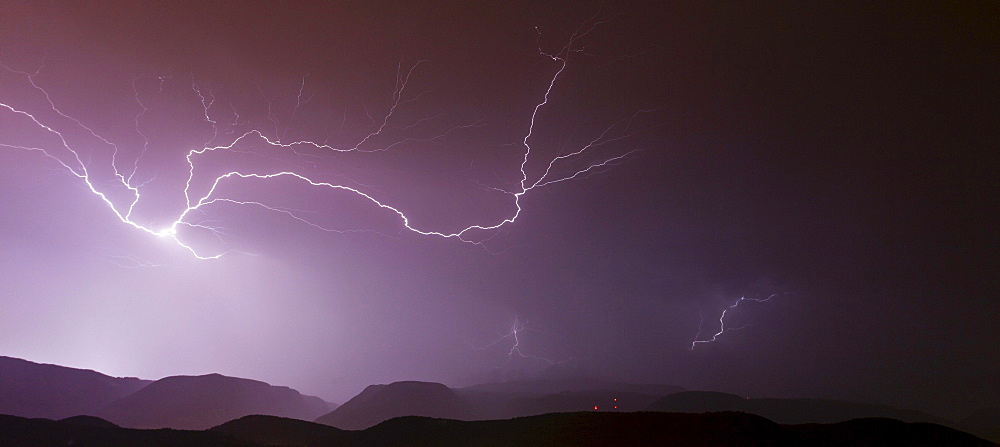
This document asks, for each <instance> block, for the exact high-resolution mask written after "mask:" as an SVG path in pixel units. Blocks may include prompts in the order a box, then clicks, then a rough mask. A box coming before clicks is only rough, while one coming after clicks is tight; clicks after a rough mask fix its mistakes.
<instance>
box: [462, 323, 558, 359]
mask: <svg viewBox="0 0 1000 447" xmlns="http://www.w3.org/2000/svg"><path fill="white" fill-rule="evenodd" d="M527 324H528V322H527V321H525V322H523V323H522V322H521V321H520V319H518V318H516V317H515V318H514V324H512V325H511V326H510V330H509V331H508V332H507V333H506V334H503V335H501V336H500V337H499V338H497V339H496V340H494V341H493V342H491V343H489V344H487V345H485V346H481V347H478V348H476V350H477V351H485V350H487V349H489V348H492V347H494V346H506V345H507V344H510V348H509V349H508V350H507V360H506V361H505V364H506V363H510V362H511V361H513V360H514V359H528V360H538V361H541V362H543V363H546V364H548V365H563V364H566V363H568V362H570V361H572V360H573V359H572V358H568V359H565V360H552V359H550V358H547V357H542V356H539V355H535V354H525V353H524V351H522V350H521V338H520V337H521V334H522V333H524V332H528V331H530V329H528V327H527Z"/></svg>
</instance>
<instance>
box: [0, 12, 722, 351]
mask: <svg viewBox="0 0 1000 447" xmlns="http://www.w3.org/2000/svg"><path fill="white" fill-rule="evenodd" d="M602 23H603V22H601V21H599V20H596V17H595V18H591V19H590V20H588V21H586V22H585V23H584V24H583V25H581V26H580V27H579V28H578V29H577V30H576V31H575V32H574V33H573V34H572V35H571V36H570V38H569V40H568V42H567V43H566V44H565V45H564V46H563V47H562V48H561V49H559V51H557V52H554V53H553V52H546V51H543V50H542V49H541V46H539V49H538V53H539V55H541V56H543V57H545V58H547V59H549V60H551V61H552V62H554V63H555V70H554V73H553V74H552V75H551V77H550V78H548V80H547V88H546V90H545V92H544V94H543V95H542V96H541V98H540V100H539V101H538V102H537V103H536V105H535V106H534V108H533V110H532V112H531V119H530V122H529V124H528V127H527V130H526V132H525V134H524V137H523V139H521V140H520V141H521V142H520V146H521V148H522V151H523V158H522V159H521V162H520V182H519V187H517V189H514V190H506V189H501V188H492V189H494V190H495V191H498V192H502V193H504V194H506V195H508V196H509V197H510V199H511V201H512V204H513V207H512V212H511V213H510V214H509V215H507V216H506V217H502V218H499V219H498V220H495V221H492V222H483V223H477V224H473V225H469V226H467V227H465V228H462V229H460V230H458V231H440V230H435V229H432V228H422V227H419V226H417V225H415V224H413V223H412V222H411V218H410V217H409V216H408V215H407V214H406V212H405V211H404V208H403V207H401V206H399V205H395V204H390V203H387V202H386V201H385V200H384V199H381V198H379V197H377V194H376V193H374V192H371V191H370V189H368V188H364V187H363V185H360V184H359V183H357V182H352V181H345V182H336V183H335V182H331V181H323V180H319V179H317V178H315V177H313V176H310V175H309V174H307V173H305V172H299V171H295V170H278V169H275V170H274V171H272V172H248V171H245V170H240V169H233V170H229V171H228V172H224V173H222V174H221V175H217V176H215V177H214V179H212V180H209V181H208V182H205V181H204V179H203V178H202V177H200V176H199V166H201V164H200V163H199V160H200V159H202V158H204V157H205V156H206V155H207V154H209V153H213V152H225V151H230V152H234V153H238V152H241V150H240V149H239V148H237V146H238V145H240V144H244V143H258V144H261V143H262V144H264V145H266V146H268V147H270V148H273V149H274V150H280V151H286V152H288V153H290V154H292V155H294V156H295V157H297V158H298V159H300V160H302V161H306V158H307V157H315V155H312V154H310V153H307V152H306V151H308V152H320V153H329V154H343V153H351V152H378V151H387V150H392V149H394V148H396V147H398V146H400V145H403V144H408V143H413V142H433V141H437V140H440V139H442V138H444V137H446V136H448V135H449V134H451V133H453V132H459V131H463V130H467V129H473V128H477V127H480V126H481V125H482V121H481V120H480V121H475V122H471V123H467V124H463V125H458V126H454V127H452V128H450V129H448V130H445V131H444V132H442V133H440V134H438V135H437V136H434V137H430V138H426V137H425V138H402V139H398V140H397V141H394V142H391V143H389V144H385V145H382V146H377V147H376V146H375V145H374V143H373V141H375V140H376V138H377V137H381V136H383V135H384V134H385V133H386V132H387V131H388V130H390V129H391V130H406V129H410V128H413V127H415V126H419V125H421V124H422V123H424V122H426V121H431V120H433V119H434V118H435V116H430V117H424V118H421V119H419V120H417V121H415V122H409V123H402V122H397V121H402V120H400V119H398V111H399V110H400V109H401V108H403V107H406V106H407V105H409V104H411V103H414V102H416V101H418V100H419V99H420V98H421V97H422V96H423V95H424V94H425V93H427V92H426V91H421V92H416V93H412V92H410V86H411V78H412V75H413V74H414V72H415V71H416V70H417V69H418V67H419V66H420V65H421V64H423V63H425V61H423V60H419V61H416V62H415V63H413V64H412V65H409V66H405V65H404V64H403V63H400V64H399V65H398V66H397V70H396V72H397V74H396V81H395V86H394V89H393V92H392V102H391V104H390V106H389V108H388V110H387V111H386V112H385V113H384V115H382V116H372V114H371V113H370V112H369V111H368V108H367V107H365V113H366V114H368V116H369V117H370V119H371V122H372V124H373V127H374V130H373V131H371V132H370V133H368V134H367V135H365V136H363V137H362V138H360V139H359V140H357V141H356V143H355V144H353V145H349V146H347V147H334V146H331V145H329V144H327V143H326V142H323V143H319V142H315V141H310V140H296V141H287V140H286V138H287V137H288V126H284V128H283V129H281V128H280V127H281V126H279V120H278V118H277V117H276V115H275V114H274V112H273V111H272V108H271V104H270V102H268V115H267V118H268V119H269V120H270V122H271V123H272V124H273V126H274V129H273V132H269V133H265V132H264V131H262V130H260V129H250V130H245V131H243V132H237V131H234V129H235V128H236V127H238V126H241V125H245V124H247V122H241V121H240V119H241V118H240V114H239V113H238V112H237V109H236V107H235V106H233V105H232V104H230V105H229V107H228V108H227V110H226V111H225V112H224V113H225V114H226V115H232V116H233V117H234V118H232V120H231V124H228V125H227V126H228V128H227V131H226V132H220V128H219V126H220V121H223V120H222V119H221V118H219V117H218V113H217V112H216V109H219V108H220V104H218V98H217V96H216V93H215V92H213V90H212V89H211V88H208V87H206V86H204V85H200V84H199V83H198V82H197V80H196V79H195V78H194V76H193V75H192V76H191V79H190V89H191V91H192V92H193V93H194V95H196V97H197V100H198V103H199V104H200V107H201V112H202V114H203V116H201V118H200V119H201V120H202V121H203V122H204V123H206V124H207V125H208V126H210V127H211V129H212V132H211V135H210V137H209V138H208V139H207V140H206V141H205V143H204V145H203V146H202V147H200V148H195V149H191V150H189V151H187V153H186V155H184V157H185V161H186V163H187V175H186V181H185V182H184V188H183V191H180V193H181V194H183V197H184V201H185V206H184V207H183V209H180V210H179V211H178V212H177V213H176V214H175V215H174V218H173V220H172V221H170V222H169V223H168V224H166V225H159V226H153V225H152V224H146V223H142V222H141V221H140V220H138V219H136V218H135V216H134V210H135V209H136V207H137V205H139V204H140V203H141V202H142V201H143V194H142V191H143V189H144V188H145V187H146V186H147V185H148V184H149V183H150V182H152V181H154V180H155V179H156V175H155V173H154V174H153V175H150V176H139V175H137V172H138V171H139V170H140V166H141V165H142V163H143V160H144V157H146V156H147V155H148V152H149V151H150V150H151V149H150V142H149V139H148V138H147V134H146V133H145V132H144V130H143V125H142V122H143V120H144V117H145V115H146V114H147V112H148V111H149V108H148V107H147V103H146V102H145V101H144V100H143V99H142V98H141V96H140V94H139V89H138V88H137V87H136V81H137V80H138V79H139V78H136V79H134V80H133V83H132V91H133V93H134V101H135V103H136V104H137V105H138V107H139V109H140V110H139V112H138V113H137V114H136V115H135V117H134V129H135V132H136V133H137V134H138V135H139V136H140V137H141V139H142V141H143V144H142V147H141V148H138V149H137V153H138V155H137V156H135V157H134V158H132V159H131V160H130V161H126V160H124V159H125V156H124V152H123V151H120V150H119V146H118V145H117V144H115V143H114V142H112V141H111V139H109V138H106V137H104V136H102V135H100V134H98V132H96V131H95V130H94V129H93V128H92V127H89V126H88V125H87V124H85V123H84V122H83V121H81V120H80V119H77V118H74V117H72V116H70V115H69V114H67V113H64V112H63V110H62V109H61V108H60V106H59V105H58V104H57V101H56V100H55V99H54V98H52V97H51V96H50V95H49V92H48V91H46V89H45V88H44V87H43V86H42V85H41V84H40V83H39V82H37V81H36V77H37V75H38V73H39V71H35V72H24V71H17V70H15V69H12V68H10V67H7V66H0V67H2V69H3V70H5V71H7V72H8V73H12V74H14V75H19V76H22V77H23V78H24V79H25V80H26V85H27V86H30V88H31V89H32V90H33V91H35V92H37V93H38V94H39V95H41V97H42V98H44V100H45V102H46V103H47V107H48V108H49V109H50V110H49V111H47V112H39V113H33V112H31V111H29V110H27V109H26V108H19V107H17V106H15V105H12V104H14V103H8V102H0V113H3V114H8V115H13V116H16V117H19V119H21V120H23V121H24V122H25V123H26V124H27V125H29V126H33V127H35V128H36V129H37V130H39V131H42V132H44V133H46V134H49V135H51V136H53V137H55V140H54V141H57V143H56V144H55V145H54V146H49V147H43V145H39V146H28V145H23V144H16V143H7V142H3V141H0V147H3V148H8V149H18V150H24V151H31V152H38V153H40V154H41V155H43V156H44V157H46V158H48V159H49V160H51V161H53V162H55V163H56V164H57V165H58V166H59V167H61V168H62V169H63V170H64V171H65V172H67V173H69V174H71V175H73V176H75V177H77V178H78V179H80V180H81V181H82V182H83V183H84V184H85V185H86V187H87V188H88V189H89V191H90V192H91V193H93V194H94V195H95V196H97V197H98V198H99V199H100V200H101V201H102V202H103V203H104V204H105V205H106V206H107V208H108V209H110V210H111V212H112V214H113V215H114V216H115V217H116V218H117V219H118V220H119V221H121V222H122V223H124V224H126V225H128V226H131V227H133V228H135V229H137V230H139V231H142V232H145V233H147V234H149V235H151V236H154V237H157V238H161V239H165V240H169V241H171V242H173V243H175V244H177V245H178V246H180V247H182V248H183V249H185V250H186V251H187V252H189V253H190V254H191V255H193V256H194V257H196V258H198V259H216V258H219V257H221V256H223V255H226V254H228V253H232V252H234V251H236V250H234V249H224V250H221V251H209V250H206V249H205V248H204V247H197V246H196V245H197V244H196V242H193V241H192V240H191V239H190V238H188V237H186V236H185V231H184V230H187V229H197V230H202V231H207V232H209V233H210V234H212V235H214V236H215V237H216V238H218V239H219V240H220V241H222V240H223V239H224V236H226V231H227V230H226V229H225V228H224V227H222V226H220V225H218V224H216V223H213V222H211V221H207V220H198V219H199V216H200V215H201V214H202V213H203V212H204V210H206V209H208V208H210V207H213V206H218V205H220V204H229V205H237V206H246V207H257V208H260V209H263V210H266V211H269V212H274V213H278V214H281V215H284V216H286V217H288V218H290V219H292V220H295V221H297V222H299V223H301V224H305V225H308V226H310V227H312V228H315V229H319V230H323V231H338V232H343V231H358V230H337V229H334V228H329V227H327V226H324V225H320V224H318V223H315V222H313V221H311V220H310V219H308V218H307V217H306V216H305V213H303V212H300V211H299V210H294V209H290V208H285V207H280V206H275V205H271V204H267V203H264V202H263V201H259V200H237V199H234V198H230V197H224V196H222V193H221V192H220V191H219V186H220V185H222V184H228V183H233V182H239V181H241V180H246V179H257V180H263V181H270V180H273V179H279V178H284V179H289V180H292V181H296V182H299V183H301V184H302V185H304V186H309V187H313V188H322V189H328V190H334V191H339V192H343V193H346V194H351V195H355V196H357V197H360V198H362V199H364V200H365V201H367V202H368V203H369V204H370V205H372V206H374V207H376V208H378V209H382V210H384V211H387V212H389V213H390V214H391V215H395V217H396V218H397V219H398V222H399V223H400V224H401V225H402V227H403V228H405V230H407V231H410V232H413V233H416V234H420V235H424V236H435V237H440V238H445V239H456V240H459V241H462V242H466V243H472V244H479V245H481V244H482V243H483V242H484V241H486V240H489V238H490V237H492V236H493V235H495V234H493V235H490V234H489V232H491V231H494V230H498V229H500V228H501V227H504V226H505V225H508V224H511V223H513V222H515V221H516V220H517V219H518V217H519V216H520V215H521V212H522V205H521V199H522V197H523V196H525V195H526V194H527V193H528V192H529V191H532V190H534V189H537V188H542V187H545V186H549V185H553V184H556V183H560V182H565V181H570V180H574V179H578V178H581V177H585V176H588V175H591V174H594V173H598V172H603V171H604V170H606V169H609V168H610V167H613V166H615V165H616V164H619V163H621V162H623V161H624V160H626V159H627V158H629V157H630V156H631V155H633V154H634V153H635V150H630V151H624V152H622V153H619V154H618V155H614V156H609V157H603V158H599V159H597V160H596V161H591V162H590V163H588V164H585V165H583V166H582V167H579V166H578V167H577V168H573V169H569V168H568V167H566V166H565V164H567V163H568V162H570V161H577V160H580V159H581V156H583V155H584V154H588V153H592V152H593V151H594V150H595V148H598V147H600V146H604V145H608V144H612V143H618V142H621V141H622V140H625V139H628V138H630V137H632V136H635V135H637V134H639V133H642V132H645V131H648V130H649V128H645V129H638V130H636V129H633V128H632V125H631V122H632V119H634V118H635V117H636V116H638V115H641V114H645V113H650V112H652V110H639V111H637V112H635V114H634V115H633V116H632V117H631V118H628V119H623V120H620V121H618V122H615V123H613V124H611V125H610V126H607V127H606V128H604V129H603V131H602V132H600V133H599V134H598V135H597V136H596V137H595V138H593V139H591V140H590V141H589V142H587V143H586V144H584V145H583V146H581V147H578V148H576V149H574V150H570V151H568V152H565V153H563V154H562V155H558V156H555V157H553V158H552V159H551V160H548V162H547V164H543V165H544V166H546V168H545V169H544V172H542V173H541V175H539V176H538V177H537V178H530V176H529V174H528V169H527V166H528V165H529V161H530V160H532V159H533V158H535V157H536V154H537V153H538V151H536V150H535V148H534V147H533V146H532V145H533V141H532V140H533V136H534V135H535V133H536V126H538V125H539V123H538V121H539V120H538V116H539V112H540V111H541V110H542V109H544V108H545V107H546V106H547V105H548V104H549V102H550V100H551V95H552V92H553V89H554V87H555V86H556V85H557V83H558V82H559V81H560V80H561V78H562V77H563V76H564V74H565V73H566V71H567V67H568V66H569V59H570V56H572V55H574V54H576V53H583V54H585V52H584V51H583V49H582V48H581V47H580V46H579V43H580V40H581V39H582V38H584V37H585V36H587V35H588V34H590V33H591V32H592V31H593V30H594V29H595V28H596V27H598V26H599V25H600V24H602ZM539 34H540V32H539ZM309 76H310V75H309V74H306V75H304V76H303V77H302V79H301V83H300V84H299V86H298V92H297V97H296V101H295V105H294V109H293V110H292V112H291V120H295V119H296V117H297V116H298V115H301V113H303V111H302V107H303V106H304V105H305V104H307V103H309V102H310V101H311V100H312V99H313V97H314V94H313V93H309V92H308V90H309V88H308V83H307V80H308V78H309ZM157 79H158V81H159V92H163V90H164V84H165V83H167V82H174V81H173V80H174V79H175V77H174V76H159V77H158V78H157ZM222 108H225V107H222ZM46 113H54V114H56V115H58V117H59V119H64V120H67V121H68V122H70V123H72V124H71V126H76V128H77V130H76V131H77V132H78V131H79V130H81V129H82V130H83V131H85V132H86V133H87V134H89V135H90V137H92V138H95V139H96V140H97V141H100V142H101V144H103V145H105V147H108V148H109V149H110V151H111V154H110V170H111V172H112V173H113V179H114V184H113V185H112V186H110V187H109V186H107V182H106V181H105V179H103V178H102V179H98V177H97V174H94V173H93V172H92V170H91V168H92V166H90V165H89V164H88V162H85V160H89V159H88V158H87V157H86V156H84V155H83V154H84V152H83V151H82V150H81V149H80V148H79V147H78V146H77V145H74V144H72V143H71V141H72V138H68V137H67V134H66V133H67V132H70V131H72V129H64V128H60V127H59V126H58V125H57V124H56V123H54V122H46V121H45V120H44V118H43V115H44V114H46ZM345 119H346V110H345ZM228 120H229V119H228V118H227V120H226V121H228ZM57 121H58V120H57ZM223 125H225V124H223ZM341 126H343V123H342V124H341ZM230 134H232V135H236V136H235V138H231V139H229V140H228V142H226V143H224V144H219V143H217V142H216V140H218V139H220V138H224V137H225V136H226V135H230ZM535 163H537V162H535ZM140 177H143V178H140ZM196 179H197V181H198V182H202V183H206V184H211V187H210V188H208V189H207V191H205V192H203V193H196V192H195V191H194V187H193V186H192V185H193V184H194V183H195V181H196ZM345 183H346V184H345ZM109 188H113V190H114V191H116V194H127V196H128V197H127V200H124V201H123V200H120V199H118V198H116V197H118V196H116V195H115V194H112V193H111V191H112V190H111V189H109ZM483 232H486V233H483ZM223 246H225V244H223ZM127 264H129V265H130V266H145V265H149V264H146V263H144V262H131V261H129V262H128V263H127ZM737 304H738V303H737ZM733 307H735V305H734V306H733ZM724 316H725V312H723V318H724ZM721 321H722V319H720V322H721ZM523 329H524V327H523V325H519V323H517V322H515V324H514V326H513V328H512V330H511V332H510V333H509V334H508V335H507V336H505V337H504V338H505V339H512V340H513V342H514V343H513V347H512V348H511V350H510V357H514V356H515V355H516V356H521V357H531V358H539V357H535V356H529V355H525V354H523V353H521V351H520V348H519V340H518V333H519V332H520V331H522V330H523ZM721 333H722V332H721V331H720V332H719V334H721ZM719 334H716V335H719ZM714 339H715V337H713V340H714ZM497 342H499V340H498V341H497ZM704 342H707V341H696V342H695V343H704ZM693 346H694V344H693V345H692V347H693ZM539 359H541V358H539ZM543 360H544V359H543ZM550 363H555V362H551V361H550Z"/></svg>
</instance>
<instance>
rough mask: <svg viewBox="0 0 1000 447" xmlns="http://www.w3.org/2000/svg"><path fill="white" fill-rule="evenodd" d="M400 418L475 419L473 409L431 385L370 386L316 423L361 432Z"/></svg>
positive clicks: (448, 390)
mask: <svg viewBox="0 0 1000 447" xmlns="http://www.w3.org/2000/svg"><path fill="white" fill-rule="evenodd" d="M399 416H427V417H433V418H447V419H460V420H464V419H471V418H474V416H475V412H474V410H473V408H472V407H471V406H470V405H469V404H468V402H466V401H465V400H464V399H462V398H461V397H460V396H459V395H458V394H457V393H456V392H455V391H454V390H452V389H451V388H448V387H447V386H445V385H442V384H440V383H433V382H416V381H406V382H394V383H390V384H388V385H370V386H368V387H367V388H365V389H364V391H362V392H361V394H358V395H357V396H354V397H353V398H351V400H348V401H347V402H344V404H343V405H341V406H340V407H338V408H337V409H335V410H333V411H331V412H330V413H327V414H324V415H323V416H320V417H319V418H316V422H318V423H320V424H326V425H330V426H333V427H337V428H341V429H344V430H362V429H366V428H368V427H371V426H373V425H375V424H378V423H380V422H382V421H386V420H389V419H392V418H395V417H399Z"/></svg>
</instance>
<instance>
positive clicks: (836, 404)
mask: <svg viewBox="0 0 1000 447" xmlns="http://www.w3.org/2000/svg"><path fill="white" fill-rule="evenodd" d="M647 410H649V411H666V412H674V413H705V412H710V411H741V412H745V413H751V414H756V415H760V416H763V417H765V418H768V419H770V420H772V421H775V422H777V423H779V424H810V423H834V422H842V421H847V420H850V419H858V418H892V419H898V420H901V421H905V422H931V423H935V424H942V425H954V423H952V422H951V421H948V420H946V419H943V418H940V417H937V416H932V415H929V414H925V413H921V412H919V411H914V410H902V409H899V408H893V407H888V406H885V405H872V404H863V403H858V402H847V401H840V400H828V399H771V398H764V399H748V398H744V397H740V396H737V395H735V394H728V393H718V392H710V391H685V392H681V393H675V394H671V395H669V396H666V397H663V398H661V399H659V400H657V401H656V402H654V403H653V404H651V405H650V406H649V407H648V408H647Z"/></svg>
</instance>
